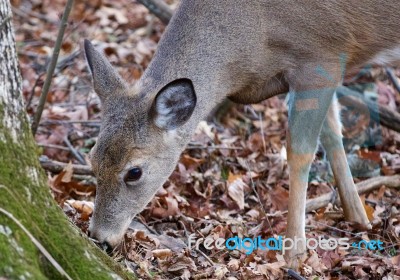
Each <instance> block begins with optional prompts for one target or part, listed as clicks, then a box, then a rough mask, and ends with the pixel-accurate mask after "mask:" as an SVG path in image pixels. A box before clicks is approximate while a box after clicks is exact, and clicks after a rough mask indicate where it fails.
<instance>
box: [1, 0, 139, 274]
mask: <svg viewBox="0 0 400 280" xmlns="http://www.w3.org/2000/svg"><path fill="white" fill-rule="evenodd" d="M37 158H38V150H37V148H36V145H35V143H34V139H33V137H32V135H31V132H30V128H29V124H28V119H27V115H26V113H25V111H24V106H23V102H22V96H21V79H20V73H19V69H18V62H17V56H16V50H15V41H14V35H13V29H12V25H11V8H10V3H9V0H0V208H2V209H4V210H6V211H7V212H9V213H11V214H12V215H13V216H14V217H15V218H16V219H17V220H18V221H20V222H21V223H22V224H23V225H24V226H25V228H27V229H28V231H29V232H30V233H31V234H32V235H33V236H34V237H35V238H36V239H37V240H39V242H40V243H41V244H42V245H43V246H44V247H45V248H46V250H47V251H48V252H50V254H51V255H52V257H53V258H54V259H55V260H56V261H57V263H59V264H60V265H61V267H62V268H63V269H64V270H65V271H66V272H67V273H68V275H69V276H70V277H71V278H72V279H130V278H133V277H131V276H130V274H129V273H128V272H127V271H125V270H124V269H123V268H122V267H121V266H120V265H118V264H117V263H116V262H114V261H113V260H112V259H111V258H109V257H108V256H107V255H106V254H104V253H103V252H102V251H100V250H99V249H98V248H96V247H95V246H93V245H92V244H91V243H90V242H89V241H88V240H87V239H86V238H84V237H82V235H81V233H80V232H79V230H78V229H77V228H76V227H75V226H73V225H72V224H71V223H70V222H69V221H68V220H67V218H66V216H65V215H64V214H63V212H62V210H61V209H60V207H58V206H57V205H56V203H55V201H54V200H53V198H52V196H51V193H50V191H49V188H48V187H47V186H46V177H45V175H44V173H43V172H42V170H41V168H40V166H39V163H38V159H37ZM2 277H5V278H6V279H62V276H61V275H60V273H59V272H58V271H57V270H56V269H55V268H54V267H53V265H52V264H51V263H50V262H49V261H48V260H47V259H46V258H45V257H44V256H43V255H42V254H41V252H40V251H39V250H38V248H37V247H36V246H35V245H34V243H33V242H32V241H31V239H30V238H29V237H28V236H27V234H26V233H25V232H24V231H23V230H22V229H21V228H20V227H19V226H18V225H17V224H16V223H15V222H14V221H13V220H12V219H10V218H9V217H7V216H6V215H4V214H3V213H1V212H0V278H2Z"/></svg>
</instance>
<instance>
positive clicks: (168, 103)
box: [152, 79, 197, 130]
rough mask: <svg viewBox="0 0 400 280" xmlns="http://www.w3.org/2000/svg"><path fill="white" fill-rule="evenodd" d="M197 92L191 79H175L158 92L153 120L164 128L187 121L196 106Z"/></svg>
mask: <svg viewBox="0 0 400 280" xmlns="http://www.w3.org/2000/svg"><path fill="white" fill-rule="evenodd" d="M196 101H197V98H196V94H195V92H194V88H193V84H192V82H191V81H190V80H189V79H179V80H175V81H173V82H171V83H169V84H168V85H166V86H165V87H164V88H163V89H162V90H160V92H159V93H158V94H157V96H156V98H155V100H154V104H153V107H152V111H153V121H154V124H155V125H156V126H158V127H159V128H162V129H166V130H171V129H175V128H177V127H179V126H181V125H183V124H184V123H186V122H187V121H188V120H189V118H190V117H191V115H192V113H193V111H194V108H195V106H196Z"/></svg>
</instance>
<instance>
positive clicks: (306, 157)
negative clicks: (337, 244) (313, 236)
mask: <svg viewBox="0 0 400 280" xmlns="http://www.w3.org/2000/svg"><path fill="white" fill-rule="evenodd" d="M310 72H311V73H312V71H310ZM310 72H308V73H309V74H308V75H307V71H303V72H299V73H298V74H297V75H295V77H296V80H295V81H296V82H297V81H300V82H301V81H305V83H306V85H305V84H304V83H303V84H300V83H299V82H298V83H294V85H295V86H292V88H291V92H290V93H289V127H288V133H287V135H288V138H287V151H288V166H289V184H290V187H289V206H288V224H287V231H286V238H289V239H291V240H292V241H293V243H292V244H290V242H286V243H287V245H288V248H289V250H285V251H284V252H283V253H284V255H285V259H286V261H287V262H288V264H289V265H290V266H291V267H292V268H295V269H296V268H298V266H299V265H300V264H301V262H302V261H303V259H304V257H305V254H304V253H305V251H306V239H305V205H306V196H307V186H308V174H309V170H310V166H311V163H312V161H313V158H314V154H315V151H316V148H317V145H318V136H319V134H320V132H321V127H322V124H323V122H324V120H325V117H326V113H327V111H328V108H329V106H330V104H331V101H332V97H333V95H334V92H335V89H336V86H337V84H338V83H336V82H335V81H330V83H329V82H327V81H326V80H324V78H323V77H319V76H318V75H315V74H314V75H313V74H310ZM301 78H302V79H303V80H301ZM299 79H300V80H299ZM307 81H310V82H313V84H307V83H308V82H307ZM296 85H300V86H296ZM329 85H330V86H329ZM284 245H285V244H284ZM291 245H292V246H291ZM290 247H292V248H290Z"/></svg>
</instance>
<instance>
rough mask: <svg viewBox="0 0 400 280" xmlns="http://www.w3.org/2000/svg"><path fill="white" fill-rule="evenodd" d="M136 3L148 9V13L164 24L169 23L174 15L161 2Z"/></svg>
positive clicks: (143, 0) (155, 0)
mask: <svg viewBox="0 0 400 280" xmlns="http://www.w3.org/2000/svg"><path fill="white" fill-rule="evenodd" d="M138 2H139V3H141V4H142V5H143V6H145V7H146V8H147V9H149V11H150V12H152V13H153V14H154V15H155V16H156V17H158V18H159V19H160V20H161V21H162V22H163V23H165V24H168V23H169V21H170V19H171V17H172V15H173V13H174V12H173V11H172V10H171V8H170V7H169V6H168V5H167V4H165V2H164V1H162V0H138Z"/></svg>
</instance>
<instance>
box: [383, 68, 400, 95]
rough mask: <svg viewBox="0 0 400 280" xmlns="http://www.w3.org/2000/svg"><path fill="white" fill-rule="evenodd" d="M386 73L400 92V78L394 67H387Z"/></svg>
mask: <svg viewBox="0 0 400 280" xmlns="http://www.w3.org/2000/svg"><path fill="white" fill-rule="evenodd" d="M385 70H386V73H387V75H388V77H389V80H390V81H391V82H392V84H393V86H394V88H395V89H396V90H397V92H398V93H400V82H399V78H397V76H396V74H395V73H394V71H393V68H391V67H385Z"/></svg>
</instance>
